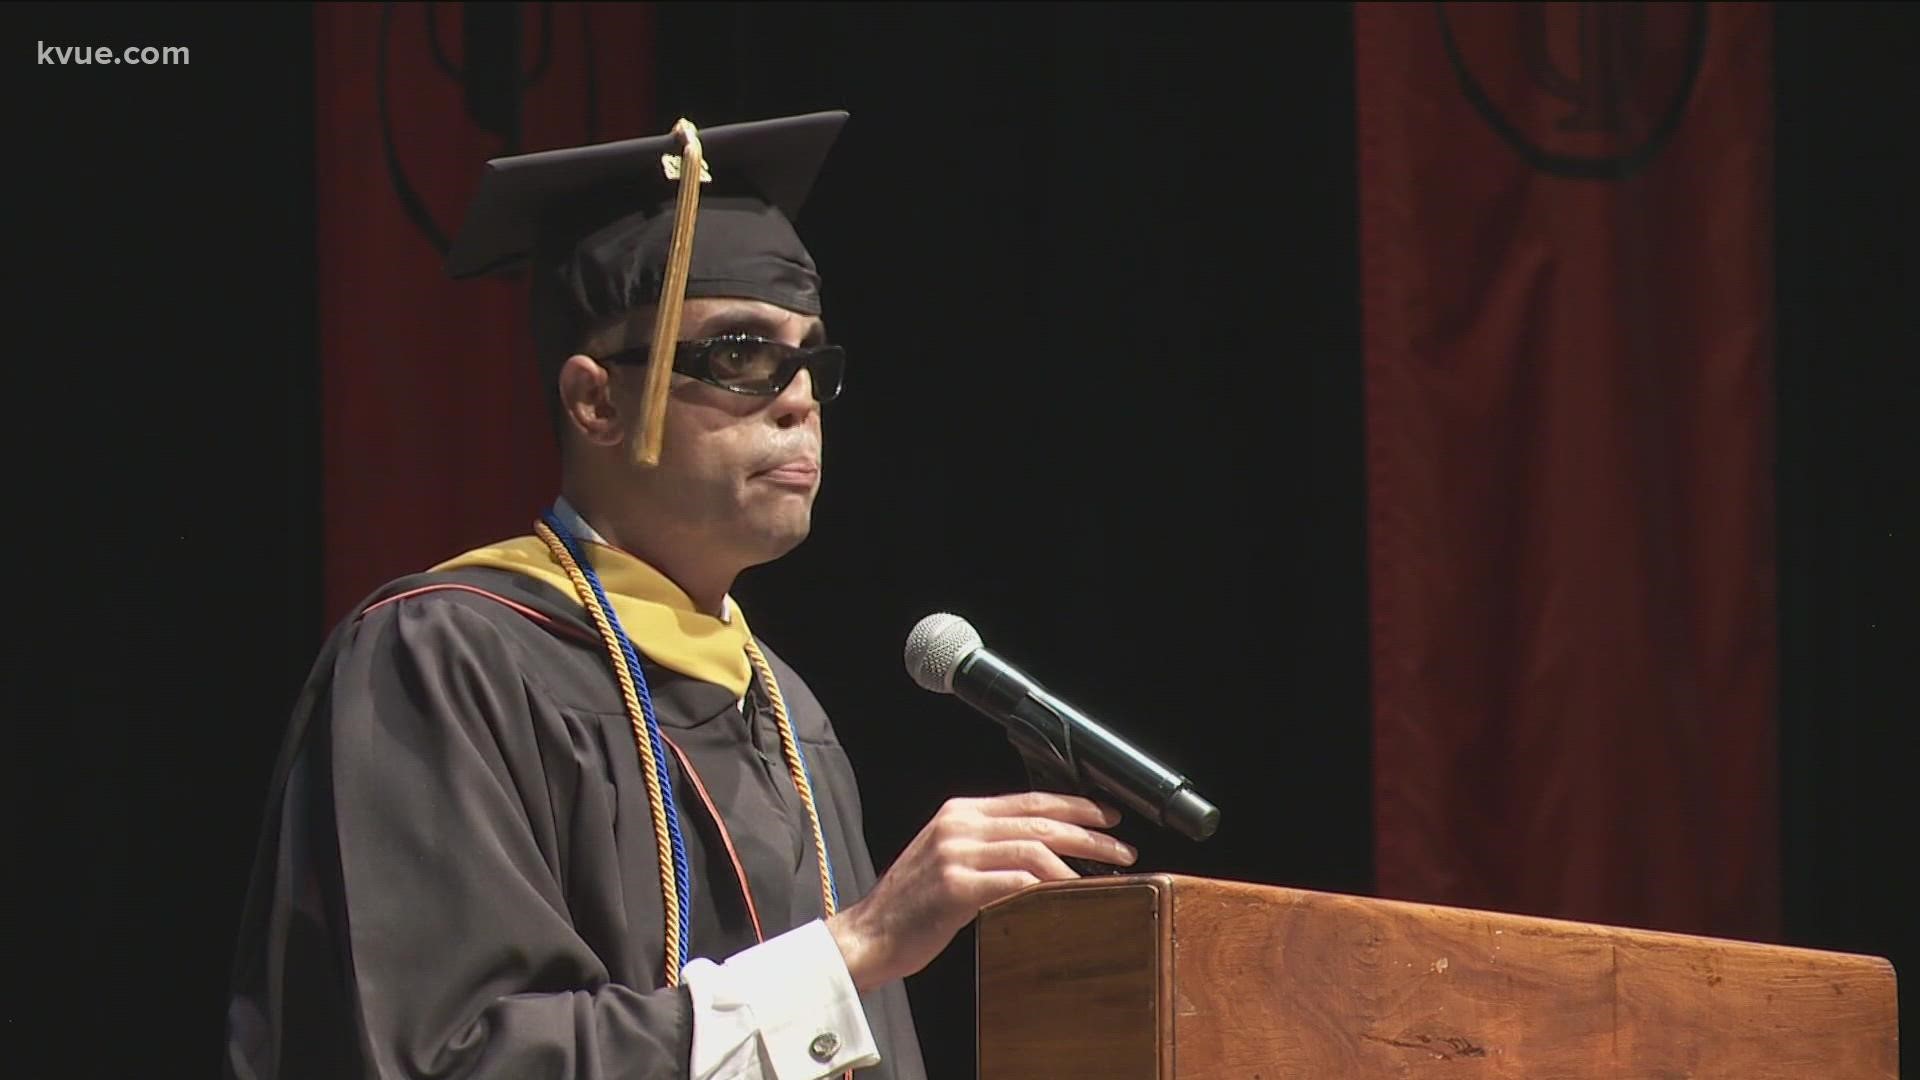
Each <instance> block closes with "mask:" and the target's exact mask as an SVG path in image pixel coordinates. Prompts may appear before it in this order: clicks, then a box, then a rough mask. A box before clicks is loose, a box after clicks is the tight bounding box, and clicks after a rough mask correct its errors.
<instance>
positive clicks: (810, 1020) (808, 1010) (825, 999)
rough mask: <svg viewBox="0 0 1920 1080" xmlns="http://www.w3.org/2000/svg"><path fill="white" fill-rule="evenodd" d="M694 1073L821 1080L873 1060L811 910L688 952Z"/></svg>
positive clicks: (843, 966) (838, 963)
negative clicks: (779, 926)
mask: <svg viewBox="0 0 1920 1080" xmlns="http://www.w3.org/2000/svg"><path fill="white" fill-rule="evenodd" d="M681 977H682V981H684V982H685V983H686V984H687V991H688V993H689V994H690V995H691V996H692V998H693V1054H692V1060H691V1062H690V1065H691V1072H692V1075H693V1080H821V1078H823V1077H829V1076H833V1075H836V1074H838V1073H841V1072H845V1071H846V1070H848V1069H858V1068H866V1067H868V1066H871V1065H877V1064H879V1063H880V1051H879V1047H878V1046H876V1045H875V1043H874V1041H873V1031H872V1029H871V1028H870V1027H868V1025H867V1014H866V1010H865V1009H864V1008H862V1007H861V1005H860V995H859V993H858V992H857V991H856V990H855V989H854V987H853V977H852V976H851V975H849V974H848V973H847V961H846V958H845V957H843V956H842V955H841V954H840V947H839V946H838V945H836V944H834V941H833V935H832V934H831V933H829V932H828V931H827V924H826V923H824V922H822V921H821V920H819V919H815V920H813V921H812V922H809V923H807V924H805V925H804V926H799V927H795V928H794V929H792V930H789V931H787V932H786V933H784V934H781V935H780V936H778V937H774V938H770V939H768V940H766V941H763V942H761V943H760V944H758V945H755V946H753V947H752V948H749V949H744V950H742V951H741V952H739V953H736V954H734V955H733V956H732V957H730V958H728V960H727V961H726V962H725V963H724V964H716V963H714V962H713V961H711V960H705V959H699V960H692V961H689V962H688V964H687V966H686V970H685V971H684V972H683V973H682V976H681Z"/></svg>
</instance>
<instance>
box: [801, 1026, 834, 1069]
mask: <svg viewBox="0 0 1920 1080" xmlns="http://www.w3.org/2000/svg"><path fill="white" fill-rule="evenodd" d="M839 1050H840V1036H838V1035H835V1034H834V1033H833V1032H831V1031H823V1032H821V1033H820V1034H818V1035H815V1036H814V1037H813V1042H812V1043H811V1044H809V1045H808V1046H807V1053H809V1054H812V1055H813V1060H815V1061H818V1062H823V1063H824V1062H828V1061H832V1060H833V1055H834V1054H835V1053H837V1052H839Z"/></svg>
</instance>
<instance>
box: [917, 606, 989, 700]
mask: <svg viewBox="0 0 1920 1080" xmlns="http://www.w3.org/2000/svg"><path fill="white" fill-rule="evenodd" d="M979 647H980V632H979V631H977V630H975V629H974V628H973V624H972V623H969V622H968V621H967V620H965V619H963V618H961V617H960V616H958V615H949V614H947V613H946V612H944V611H941V612H936V613H934V614H932V615H929V616H927V617H926V618H924V619H921V620H920V621H919V622H918V623H916V624H915V625H914V628H913V632H912V633H910V634H908V635H907V674H909V675H911V676H913V681H914V682H917V683H919V684H920V686H921V688H922V689H925V690H931V691H933V692H934V693H936V694H951V693H953V673H954V672H955V671H958V670H959V668H960V661H962V660H965V659H966V658H967V657H968V656H969V655H971V654H972V653H973V651H974V650H975V649H978V648H979Z"/></svg>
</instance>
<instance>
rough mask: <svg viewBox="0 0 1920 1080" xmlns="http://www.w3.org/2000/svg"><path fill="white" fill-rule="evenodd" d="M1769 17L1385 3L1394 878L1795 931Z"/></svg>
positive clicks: (1678, 919) (1379, 100) (1374, 9)
mask: <svg viewBox="0 0 1920 1080" xmlns="http://www.w3.org/2000/svg"><path fill="white" fill-rule="evenodd" d="M1770 19H1771V16H1770V14H1769V12H1768V9H1767V7H1766V6H1765V5H1748V4H1724V5H1723V4H1715V5H1706V4H1681V3H1675V4H1663V3H1649V4H1631V3H1564V4H1562V3H1548V4H1497V3H1494V4H1438V5H1434V4H1407V5H1399V4H1361V5H1358V6H1357V7H1356V12H1355V45H1356V66H1357V91H1358V124H1359V129H1358V138H1359V171H1360V189H1361V190H1360V195H1361V198H1360V205H1361V218H1362V222H1361V253H1362V260H1363V268H1362V282H1363V285H1362V288H1363V304H1364V331H1365V340H1366V346H1365V380H1366V409H1367V420H1366V430H1367V456H1368V461H1367V473H1368V476H1367V486H1368V490H1367V498H1368V529H1369V541H1368V542H1369V549H1370V550H1369V574H1370V589H1371V594H1372V600H1371V604H1372V621H1373V627H1372V658H1373V681H1374V701H1373V705H1374V735H1375V764H1374V785H1375V795H1374V798H1375V813H1376V816H1375V827H1376V830H1377V831H1376V847H1375V857H1376V884H1377V888H1378V891H1379V892H1380V893H1382V894H1383V895H1389V896H1395V897H1402V898H1409V899H1419V900H1426V901H1430V902H1437V903H1447V904H1457V905H1463V906H1469V907H1480V908H1492V909H1500V910H1509V911H1519V912H1525V913H1533V914H1543V915H1551V916H1560V917H1566V918H1574V919H1582V920H1589V921H1599V922H1608V923H1615V924H1625V925H1633V926H1643V927H1652V928H1658V929H1671V930H1678V931H1686V932H1697V933H1712V934H1720V935H1726V936H1735V937H1742V938H1750V939H1756V940H1765V939H1772V938H1775V937H1776V936H1777V934H1778V933H1779V918H1780V916H1779V892H1780V889H1779V881H1778V877H1779V873H1778V864H1779V853H1778V846H1779V840H1778V834H1779V831H1780V822H1779V814H1778V796H1777V792H1776V788H1777V783H1776V771H1777V770H1776V759H1775V755H1776V737H1775V730H1774V713H1775V623H1774V619H1775V612H1774V556H1773V530H1774V518H1773V502H1772V491H1773V487H1772V484H1773V478H1772V471H1771V470H1772V457H1771V454H1772V439H1773V433H1772V423H1773V399H1772V394H1773V388H1772V373H1771V372H1772V352H1771V350H1772V328H1771V294H1772V288H1773V267H1772V261H1771V260H1772V191H1771V167H1772V166H1771V141H1772V121H1771V109H1772V106H1771V102H1772V86H1771V72H1770V70H1769V64H1770V51H1771V30H1770Z"/></svg>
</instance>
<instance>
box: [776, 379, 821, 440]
mask: <svg viewBox="0 0 1920 1080" xmlns="http://www.w3.org/2000/svg"><path fill="white" fill-rule="evenodd" d="M819 411H820V403H819V402H818V401H815V400H814V399H813V373H812V372H810V371H808V370H807V369H806V368H801V369H800V370H799V371H798V372H795V373H794V376H793V381H792V382H790V383H788V384H787V388H786V389H785V390H782V391H780V396H779V397H776V398H774V399H773V419H774V422H775V423H777V424H779V425H780V426H781V427H792V426H794V425H795V424H804V423H806V422H807V421H808V420H810V419H811V418H812V417H813V414H814V413H816V412H819Z"/></svg>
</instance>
